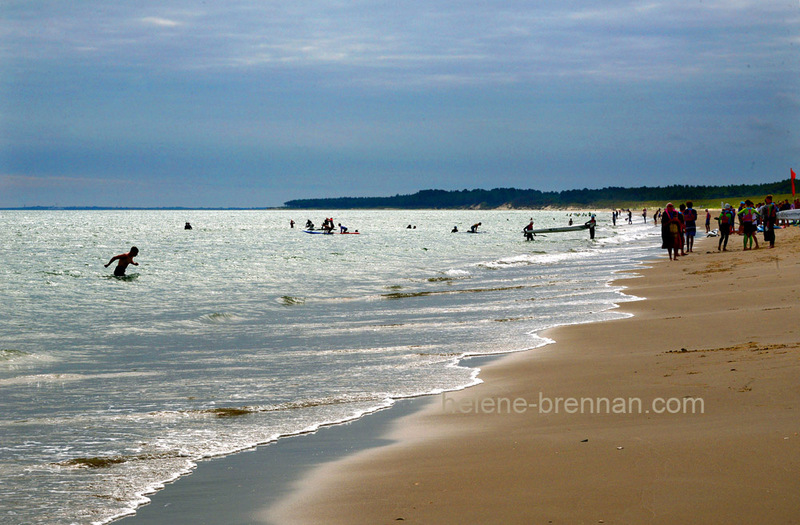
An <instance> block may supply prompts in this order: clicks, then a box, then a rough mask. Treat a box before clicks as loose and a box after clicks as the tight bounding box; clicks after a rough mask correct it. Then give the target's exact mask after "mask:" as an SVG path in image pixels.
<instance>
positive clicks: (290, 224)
mask: <svg viewBox="0 0 800 525" xmlns="http://www.w3.org/2000/svg"><path fill="white" fill-rule="evenodd" d="M289 228H294V219H290V220H289Z"/></svg>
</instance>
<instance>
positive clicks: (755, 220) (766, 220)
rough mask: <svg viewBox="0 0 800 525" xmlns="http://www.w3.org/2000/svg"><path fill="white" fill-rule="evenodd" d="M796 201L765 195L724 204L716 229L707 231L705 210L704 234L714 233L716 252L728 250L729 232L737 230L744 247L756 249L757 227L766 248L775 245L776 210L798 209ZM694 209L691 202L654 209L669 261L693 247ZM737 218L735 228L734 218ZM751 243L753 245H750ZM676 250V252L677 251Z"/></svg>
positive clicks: (695, 217) (669, 204) (798, 205)
mask: <svg viewBox="0 0 800 525" xmlns="http://www.w3.org/2000/svg"><path fill="white" fill-rule="evenodd" d="M798 208H800V201H795V203H794V204H791V203H789V201H788V200H786V201H783V202H782V203H780V204H777V203H774V202H773V197H772V195H767V196H766V197H765V198H764V202H761V203H758V204H757V205H756V204H754V203H753V201H751V200H750V199H746V200H744V201H741V203H740V205H739V208H738V209H734V208H733V206H731V205H730V204H724V205H723V206H722V209H721V210H720V214H719V216H718V217H717V218H716V220H717V224H718V225H719V227H718V229H717V231H716V232H711V231H710V225H711V212H710V211H709V210H708V209H706V210H705V227H706V234H708V235H718V236H719V242H718V245H717V250H718V251H727V250H728V239H729V238H730V235H732V234H733V233H735V232H738V234H739V235H742V236H743V242H744V249H745V250H751V249H758V247H759V246H758V238H757V237H756V233H757V232H758V230H759V227H760V228H761V229H762V231H763V233H764V242H765V243H769V247H770V248H774V247H775V228H776V227H777V226H778V212H779V211H781V210H788V209H798ZM697 218H698V214H697V211H696V210H695V209H694V208H693V207H692V201H687V202H686V203H685V204H681V205H680V206H679V207H678V209H676V208H675V206H674V205H673V204H672V203H671V202H670V203H667V205H666V207H665V208H664V210H663V211H662V210H661V209H659V210H657V211H656V213H655V215H654V219H655V221H656V224H658V222H659V219H660V222H661V248H663V249H665V250H667V253H668V255H669V258H670V260H677V259H678V257H679V256H685V255H686V254H687V253H691V252H692V251H693V248H694V238H695V235H696V232H697ZM737 220H738V221H739V227H738V230H737V229H736V226H735V224H736V221H737ZM754 244H755V246H753V245H754ZM679 252H680V253H679Z"/></svg>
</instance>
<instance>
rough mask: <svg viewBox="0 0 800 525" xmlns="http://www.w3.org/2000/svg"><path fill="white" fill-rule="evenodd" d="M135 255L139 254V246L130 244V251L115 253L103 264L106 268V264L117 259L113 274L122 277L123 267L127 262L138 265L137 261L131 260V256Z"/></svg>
mask: <svg viewBox="0 0 800 525" xmlns="http://www.w3.org/2000/svg"><path fill="white" fill-rule="evenodd" d="M137 255H139V248H137V247H136V246H131V251H129V252H128V253H121V254H119V255H115V256H114V257H112V258H111V260H110V261H108V263H106V264H105V265H104V266H105V267H106V268H108V266H109V265H110V264H111V263H112V262H114V261H117V266H116V268H114V276H115V277H123V276H124V275H125V268H127V267H128V265H129V264H132V265H134V266H139V263H137V262H136V261H134V260H133V258H134V257H136V256H137Z"/></svg>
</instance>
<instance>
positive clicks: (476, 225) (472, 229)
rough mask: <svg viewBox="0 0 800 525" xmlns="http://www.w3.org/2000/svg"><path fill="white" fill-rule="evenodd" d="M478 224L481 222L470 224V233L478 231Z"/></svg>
mask: <svg viewBox="0 0 800 525" xmlns="http://www.w3.org/2000/svg"><path fill="white" fill-rule="evenodd" d="M480 225H481V223H479V222H476V223H475V224H473V225H472V226H470V228H469V231H471V232H472V233H478V226H480Z"/></svg>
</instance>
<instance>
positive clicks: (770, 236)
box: [760, 195, 778, 248]
mask: <svg viewBox="0 0 800 525" xmlns="http://www.w3.org/2000/svg"><path fill="white" fill-rule="evenodd" d="M764 200H765V201H766V204H764V206H762V207H761V210H760V213H761V217H762V218H763V221H764V242H768V243H769V247H770V248H774V247H775V225H776V224H777V222H778V206H777V205H776V204H775V203H774V202H772V195H767V196H766V197H765V198H764Z"/></svg>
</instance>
